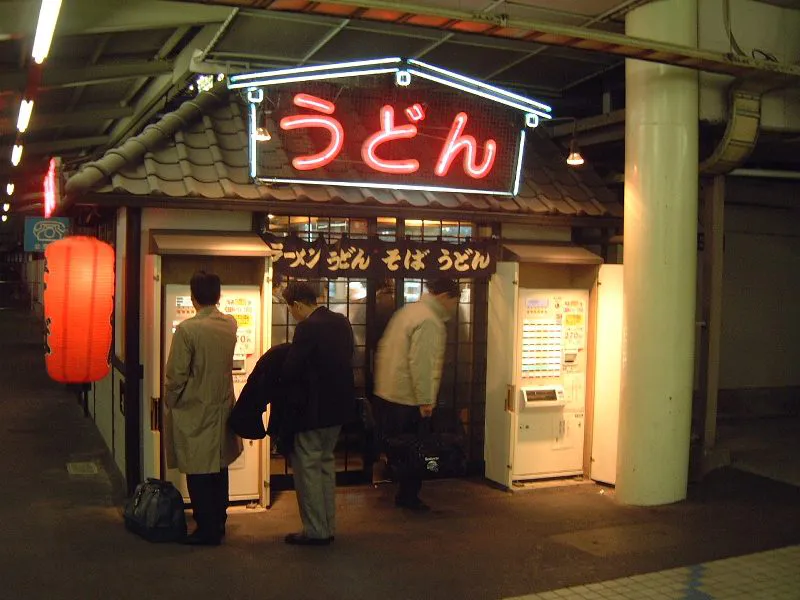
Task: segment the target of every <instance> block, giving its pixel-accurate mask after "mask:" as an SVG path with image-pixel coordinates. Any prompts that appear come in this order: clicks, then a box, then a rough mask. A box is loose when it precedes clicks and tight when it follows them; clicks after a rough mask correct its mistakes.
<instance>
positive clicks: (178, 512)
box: [123, 478, 186, 542]
mask: <svg viewBox="0 0 800 600" xmlns="http://www.w3.org/2000/svg"><path fill="white" fill-rule="evenodd" d="M183 510H184V504H183V497H182V496H181V493H180V492H179V491H178V489H177V488H176V487H175V486H174V485H172V483H171V482H169V481H163V480H161V479H153V478H149V479H147V481H145V482H143V483H140V484H139V485H137V486H136V490H135V491H134V493H133V497H131V498H130V499H129V500H128V501H127V502H126V503H125V511H124V513H123V516H124V519H125V527H126V528H127V529H128V530H129V531H132V532H133V533H135V534H137V535H139V536H141V537H143V538H144V539H146V540H147V541H149V542H179V541H181V540H182V539H183V538H185V537H186V516H185V514H184V512H183Z"/></svg>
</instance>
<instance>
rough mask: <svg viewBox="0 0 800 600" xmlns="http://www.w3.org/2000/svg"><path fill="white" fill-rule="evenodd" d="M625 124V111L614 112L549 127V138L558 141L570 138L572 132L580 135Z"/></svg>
mask: <svg viewBox="0 0 800 600" xmlns="http://www.w3.org/2000/svg"><path fill="white" fill-rule="evenodd" d="M624 122H625V110H624V109H621V110H615V111H613V112H610V113H608V114H605V115H597V116H595V117H587V118H585V119H578V120H577V121H575V122H572V121H570V122H568V123H559V124H557V125H555V126H553V127H549V126H548V129H549V131H550V137H552V138H555V139H558V138H562V137H567V136H571V135H572V133H573V131H574V132H575V133H581V132H586V131H591V130H593V129H600V128H603V127H609V126H611V125H619V124H620V123H624Z"/></svg>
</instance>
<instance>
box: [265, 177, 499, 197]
mask: <svg viewBox="0 0 800 600" xmlns="http://www.w3.org/2000/svg"><path fill="white" fill-rule="evenodd" d="M256 180H257V181H260V182H263V183H298V184H301V185H333V186H340V187H358V188H367V189H369V188H376V189H381V190H409V191H411V190H416V191H419V192H453V193H461V194H483V195H484V196H513V195H514V194H513V193H512V192H508V191H496V190H473V189H468V188H452V187H439V186H433V185H413V184H406V183H372V182H370V183H367V182H363V181H323V180H316V181H312V180H308V179H291V178H283V177H257V178H256Z"/></svg>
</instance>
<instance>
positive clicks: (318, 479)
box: [282, 282, 356, 546]
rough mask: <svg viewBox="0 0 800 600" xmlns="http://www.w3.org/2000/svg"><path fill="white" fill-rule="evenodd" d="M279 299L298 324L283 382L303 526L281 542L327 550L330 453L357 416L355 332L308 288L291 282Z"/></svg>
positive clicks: (332, 482) (331, 513) (332, 511)
mask: <svg viewBox="0 0 800 600" xmlns="http://www.w3.org/2000/svg"><path fill="white" fill-rule="evenodd" d="M283 298H284V300H285V301H286V304H287V305H288V306H289V312H290V313H291V314H292V316H293V317H294V319H295V320H296V321H297V328H296V329H295V332H294V339H293V340H292V346H291V348H290V349H289V354H288V356H287V357H286V361H285V362H284V364H283V370H282V377H283V381H284V383H285V384H287V385H288V386H290V389H291V391H290V393H289V396H290V403H291V407H290V411H291V415H290V416H289V418H290V419H291V420H292V424H293V429H294V431H295V435H294V447H293V448H292V451H291V458H290V460H291V464H292V469H293V471H294V486H295V491H296V492H297V503H298V505H299V507H300V519H301V520H302V522H303V531H301V532H299V533H290V534H289V535H287V536H286V538H285V540H284V541H285V542H286V543H287V544H295V545H299V546H327V545H329V544H330V543H331V542H332V541H333V537H334V533H335V529H336V501H335V500H336V499H335V495H334V494H335V487H336V464H335V460H334V455H333V450H334V448H335V447H336V442H337V440H338V438H339V430H340V429H341V427H342V425H343V424H345V423H347V422H349V421H352V420H353V419H354V418H355V415H356V410H355V385H354V381H353V350H354V342H353V330H352V328H351V327H350V321H348V320H347V317H345V316H343V315H340V314H337V313H334V312H331V311H330V310H328V309H327V308H326V307H324V306H317V293H316V292H315V290H314V289H313V288H312V287H311V286H309V285H308V284H306V283H302V282H292V283H290V284H289V285H288V286H287V287H286V289H285V290H284V291H283Z"/></svg>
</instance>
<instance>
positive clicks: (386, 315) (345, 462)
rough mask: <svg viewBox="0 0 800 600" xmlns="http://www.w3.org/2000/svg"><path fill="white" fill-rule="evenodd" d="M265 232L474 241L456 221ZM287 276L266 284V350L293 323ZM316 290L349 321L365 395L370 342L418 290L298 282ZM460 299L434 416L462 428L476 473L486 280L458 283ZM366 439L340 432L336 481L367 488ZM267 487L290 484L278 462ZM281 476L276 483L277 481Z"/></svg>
mask: <svg viewBox="0 0 800 600" xmlns="http://www.w3.org/2000/svg"><path fill="white" fill-rule="evenodd" d="M265 229H266V230H267V231H269V233H271V234H273V235H277V236H286V235H289V234H294V235H298V236H300V237H301V238H302V239H305V240H307V241H313V240H316V239H317V238H318V237H320V236H322V237H323V238H324V239H325V241H326V242H327V243H333V242H336V241H337V240H338V239H339V238H341V237H342V236H343V235H346V236H348V237H349V238H351V239H358V238H368V237H369V236H370V235H371V236H374V237H377V238H379V239H381V240H384V241H388V242H392V241H396V240H397V239H405V238H408V239H411V240H416V241H435V240H437V239H438V240H441V241H444V242H449V243H459V242H464V241H466V240H467V239H468V238H474V236H475V232H474V226H473V224H471V223H466V222H459V221H439V220H424V221H423V220H420V219H405V220H402V219H401V220H398V219H395V218H393V217H385V218H384V217H378V218H377V219H348V218H335V217H308V216H273V217H271V218H269V220H268V223H266V227H265ZM291 280H292V278H291V277H287V276H281V275H277V276H275V277H274V283H273V298H272V300H273V305H272V315H273V317H272V319H273V320H272V344H273V345H275V344H280V343H283V342H287V341H291V340H292V337H293V336H294V329H295V323H294V320H293V319H292V318H291V317H290V316H289V312H288V307H287V306H286V304H285V303H284V302H283V298H282V297H281V291H282V289H283V288H284V287H285V285H286V284H287V283H288V282H289V281H291ZM304 281H308V282H309V283H311V284H312V285H314V286H315V287H317V289H319V290H320V296H321V298H322V302H324V303H325V305H326V306H328V308H329V309H330V310H332V311H334V312H338V313H341V314H343V315H345V316H347V318H348V319H349V320H350V323H351V325H352V327H353V334H354V337H355V343H356V353H355V357H354V371H355V373H354V374H355V381H356V387H357V393H358V395H359V396H362V397H365V398H369V396H370V394H371V393H372V373H373V369H372V367H373V360H374V355H375V350H376V348H377V344H378V341H379V340H380V337H381V335H382V333H383V330H384V329H385V327H386V324H387V323H388V321H389V319H390V318H391V315H392V313H393V312H394V311H395V310H396V309H398V308H400V307H402V306H403V305H405V304H407V303H410V302H416V301H417V300H419V297H420V295H421V294H422V293H423V291H424V284H423V281H422V280H421V279H408V278H398V279H378V278H367V279H361V278H349V277H340V278H335V279H334V278H322V279H304ZM460 283H461V286H462V294H461V299H460V302H459V306H458V311H457V314H456V317H455V318H454V319H452V320H451V321H450V323H449V324H448V337H447V352H446V355H445V366H444V372H443V375H442V385H441V389H440V392H439V410H442V411H447V412H448V413H449V414H450V415H451V416H452V417H453V418H454V419H458V420H459V421H460V422H461V423H462V424H463V426H464V430H465V433H466V435H467V441H468V447H467V452H468V458H469V460H470V463H472V464H473V465H474V466H475V467H476V468H480V465H481V464H482V460H483V428H484V425H483V423H484V404H485V372H486V317H485V315H486V312H487V306H486V298H487V281H486V280H471V279H470V280H467V279H464V280H461V282H460ZM366 443H367V440H366V438H365V433H364V432H363V430H362V429H361V428H360V427H352V428H345V429H344V430H343V431H342V434H341V436H340V439H339V444H338V445H337V449H336V457H337V476H338V478H339V480H340V482H342V483H369V482H371V480H372V464H371V461H370V460H369V459H367V460H366V461H365V445H366ZM271 467H272V471H271V472H272V474H273V487H276V488H277V489H281V488H283V487H287V486H289V485H291V482H290V480H289V478H288V477H285V476H287V475H289V474H291V467H290V466H289V464H288V461H286V460H285V459H284V458H283V457H281V456H280V455H277V454H273V455H272V466H271ZM282 476H283V477H282Z"/></svg>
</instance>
